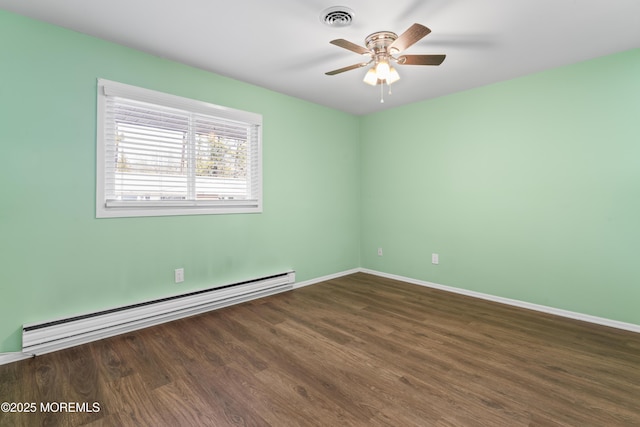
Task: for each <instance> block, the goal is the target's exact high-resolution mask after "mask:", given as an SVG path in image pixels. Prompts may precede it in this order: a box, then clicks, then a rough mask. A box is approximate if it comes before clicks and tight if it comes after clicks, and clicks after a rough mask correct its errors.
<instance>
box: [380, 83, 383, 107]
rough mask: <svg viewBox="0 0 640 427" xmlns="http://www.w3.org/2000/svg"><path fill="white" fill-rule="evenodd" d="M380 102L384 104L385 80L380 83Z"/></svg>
mask: <svg viewBox="0 0 640 427" xmlns="http://www.w3.org/2000/svg"><path fill="white" fill-rule="evenodd" d="M380 103H381V104H384V80H383V81H382V83H380Z"/></svg>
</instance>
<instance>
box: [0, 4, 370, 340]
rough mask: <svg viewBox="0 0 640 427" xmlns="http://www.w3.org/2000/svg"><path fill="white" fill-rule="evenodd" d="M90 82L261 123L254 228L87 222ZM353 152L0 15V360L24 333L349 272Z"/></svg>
mask: <svg viewBox="0 0 640 427" xmlns="http://www.w3.org/2000/svg"><path fill="white" fill-rule="evenodd" d="M98 77H102V78H106V79H110V80H115V81H119V82H123V83H128V84H133V85H138V86H142V87H145V88H149V89H154V90H159V91H163V92H169V93H173V94H176V95H180V96H186V97H192V98H196V99H201V100H204V101H208V102H211V103H214V104H220V105H225V106H228V107H233V108H238V109H242V110H247V111H252V112H257V113H261V114H262V115H263V123H264V133H263V147H264V156H263V168H264V212H263V213H262V214H247V215H198V216H187V217H155V218H118V219H96V218H95V161H96V160H95V157H96V153H95V151H96V148H95V146H96V135H95V134H96V79H97V78H98ZM358 140H359V119H358V118H357V117H354V116H350V115H348V114H344V113H341V112H337V111H334V110H331V109H328V108H324V107H320V106H317V105H314V104H311V103H307V102H303V101H300V100H298V99H294V98H290V97H287V96H284V95H281V94H278V93H275V92H271V91H268V90H265V89H261V88H258V87H255V86H251V85H248V84H245V83H241V82H238V81H235V80H231V79H228V78H224V77H221V76H217V75H214V74H211V73H208V72H205V71H202V70H198V69H195V68H190V67H187V66H185V65H181V64H178V63H175V62H171V61H167V60H164V59H161V58H158V57H154V56H151V55H146V54H143V53H140V52H138V51H134V50H132V49H128V48H125V47H122V46H118V45H115V44H112V43H108V42H105V41H102V40H99V39H96V38H92V37H88V36H84V35H81V34H78V33H75V32H71V31H68V30H65V29H62V28H60V27H56V26H52V25H48V24H44V23H41V22H36V21H33V20H29V19H26V18H23V17H20V16H18V15H14V14H10V13H7V12H4V11H0V159H2V168H0V203H1V206H0V236H1V237H0V238H1V242H2V243H1V246H0V259H1V260H2V267H1V268H0V352H2V351H17V350H19V349H20V346H21V341H20V340H21V330H20V327H21V325H22V324H23V323H28V322H34V321H40V320H47V319H51V318H57V317H62V316H67V315H72V314H79V313H84V312H88V311H92V310H96V309H100V308H109V307H113V306H119V305H123V304H129V303H134V302H138V301H143V300H147V299H151V298H157V297H161V296H167V295H171V294H176V293H182V292H187V291H189V290H194V289H202V288H207V287H210V286H213V285H216V284H222V283H230V282H233V281H236V280H241V279H250V278H253V277H258V276H262V275H265V274H270V273H275V272H279V271H282V270H284V269H294V270H296V278H297V280H299V281H303V280H308V279H313V278H317V277H321V276H324V275H328V274H332V273H336V272H341V271H345V270H348V269H352V268H356V267H358V265H359V236H358V234H357V230H358V224H359V210H358V194H359V171H358V169H357V167H358V165H359V160H358V158H359V152H358V149H359V147H358ZM178 267H184V269H185V276H186V280H185V282H184V283H182V284H178V285H176V284H175V283H174V281H173V270H174V269H175V268H178Z"/></svg>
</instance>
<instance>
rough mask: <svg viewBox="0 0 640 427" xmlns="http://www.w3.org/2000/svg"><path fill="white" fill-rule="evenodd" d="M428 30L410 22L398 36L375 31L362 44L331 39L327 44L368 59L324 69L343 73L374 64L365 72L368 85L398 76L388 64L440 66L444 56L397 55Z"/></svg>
mask: <svg viewBox="0 0 640 427" xmlns="http://www.w3.org/2000/svg"><path fill="white" fill-rule="evenodd" d="M430 32H431V30H430V29H428V28H427V27H425V26H424V25H420V24H413V25H412V26H411V27H409V28H408V29H407V30H406V31H405V32H404V33H402V34H401V35H400V36H398V35H397V34H396V33H392V32H391V31H378V32H376V33H373V34H370V35H369V36H367V38H365V40H364V42H365V45H366V47H363V46H359V45H357V44H355V43H351V42H350V41H348V40H345V39H336V40H332V41H331V42H330V43H331V44H334V45H336V46H339V47H342V48H344V49H347V50H350V51H352V52H355V53H359V54H361V55H363V56H368V57H369V60H368V61H366V62H361V63H359V64H354V65H350V66H348V67H344V68H339V69H337V70H333V71H329V72H326V73H325V74H326V75H328V76H334V75H336V74H340V73H344V72H345V71H350V70H355V69H357V68H362V67H366V66H368V65H370V64H374V65H373V67H371V68H370V69H369V71H367V74H366V75H365V77H364V82H365V83H367V84H370V85H372V86H376V85H379V84H384V83H386V84H387V85H390V84H392V83H394V82H396V81H398V80H399V79H400V75H399V74H398V72H397V71H396V69H395V68H393V67H392V66H391V63H396V64H399V65H440V64H442V61H444V58H445V57H446V55H401V56H397V55H398V54H399V53H401V52H402V51H404V50H406V49H407V48H408V47H410V46H412V45H413V44H414V43H416V42H417V41H419V40H420V39H422V38H423V37H425V36H426V35H427V34H429V33H430Z"/></svg>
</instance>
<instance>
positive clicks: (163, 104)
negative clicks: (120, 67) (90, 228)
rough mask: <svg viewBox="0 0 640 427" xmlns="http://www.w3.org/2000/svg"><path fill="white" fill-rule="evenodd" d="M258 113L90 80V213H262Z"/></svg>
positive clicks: (115, 214)
mask: <svg viewBox="0 0 640 427" xmlns="http://www.w3.org/2000/svg"><path fill="white" fill-rule="evenodd" d="M261 132H262V116H261V115H259V114H254V113H249V112H245V111H239V110H234V109H231V108H226V107H220V106H217V105H213V104H208V103H205V102H201V101H196V100H192V99H187V98H182V97H178V96H174V95H169V94H165V93H161V92H155V91H151V90H147V89H142V88H138V87H134V86H129V85H125V84H122V83H116V82H111V81H108V80H102V79H99V80H98V134H97V143H98V146H97V189H96V196H97V197H96V216H97V217H98V218H104V217H125V216H158V215H193V214H214V213H249V212H261V211H262V171H261V169H262V149H261V145H262V144H261Z"/></svg>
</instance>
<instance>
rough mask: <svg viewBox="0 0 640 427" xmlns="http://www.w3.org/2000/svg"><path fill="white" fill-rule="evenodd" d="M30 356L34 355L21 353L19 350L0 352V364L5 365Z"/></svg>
mask: <svg viewBox="0 0 640 427" xmlns="http://www.w3.org/2000/svg"><path fill="white" fill-rule="evenodd" d="M32 357H34V355H33V354H27V353H22V352H19V351H17V352H12V353H0V365H7V364H9V363H13V362H18V361H20V360H25V359H31V358H32Z"/></svg>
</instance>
